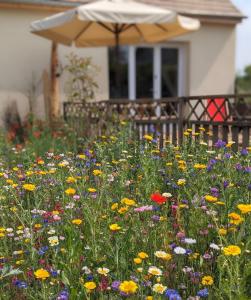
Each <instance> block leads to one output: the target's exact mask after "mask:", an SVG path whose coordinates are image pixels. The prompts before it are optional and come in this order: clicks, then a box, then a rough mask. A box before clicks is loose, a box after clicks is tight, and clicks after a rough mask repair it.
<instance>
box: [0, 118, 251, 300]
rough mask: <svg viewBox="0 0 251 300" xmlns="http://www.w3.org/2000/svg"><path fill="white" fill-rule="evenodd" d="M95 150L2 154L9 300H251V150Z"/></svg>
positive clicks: (119, 141)
mask: <svg viewBox="0 0 251 300" xmlns="http://www.w3.org/2000/svg"><path fill="white" fill-rule="evenodd" d="M128 127H129V125H128V124H126V123H124V122H122V123H121V124H120V130H118V131H117V132H115V133H114V135H109V136H108V135H107V136H101V137H97V138H96V139H94V138H93V139H92V140H86V139H77V138H75V137H74V136H73V135H72V133H71V134H70V135H69V136H68V137H63V136H60V135H54V137H51V135H50V134H49V133H48V132H46V133H42V134H37V133H36V134H34V132H33V134H31V136H30V138H29V141H28V142H27V143H26V144H25V145H24V146H17V147H15V146H13V145H10V144H6V142H5V139H3V140H2V142H1V145H0V150H1V151H0V152H1V153H0V155H1V173H0V183H1V190H0V209H1V218H0V299H4V300H9V299H18V300H24V299H27V300H30V299H36V300H38V299H43V300H45V299H46V300H48V299H53V300H54V299H55V300H56V299H57V300H66V299H81V300H84V299H107V300H108V299H110V300H116V299H124V298H129V299H142V300H143V299H146V300H151V299H154V300H158V299H170V300H179V299H191V300H192V299H194V300H195V299H204V298H206V299H217V300H220V299H224V300H225V299H232V300H236V299H240V300H241V299H242V300H244V299H245V300H248V299H251V262H250V258H251V231H250V228H251V197H250V194H251V176H250V172H251V160H250V158H251V148H247V149H242V150H240V151H239V152H238V153H234V152H232V150H231V146H232V143H229V144H226V143H224V142H223V141H218V142H217V143H216V144H215V145H214V146H213V147H210V148H209V146H208V145H207V143H205V142H204V141H203V136H204V134H205V132H204V129H203V128H200V131H199V132H198V133H193V132H191V130H189V129H188V130H187V131H186V132H185V134H184V139H185V141H184V144H183V145H181V146H180V147H177V146H175V145H172V144H170V143H169V142H168V141H166V143H165V147H164V148H163V149H162V150H159V149H158V133H157V132H155V131H154V130H152V131H151V132H150V133H148V134H147V135H145V136H144V140H142V141H138V140H137V139H136V138H135V137H133V135H132V134H131V133H130V132H129V130H128Z"/></svg>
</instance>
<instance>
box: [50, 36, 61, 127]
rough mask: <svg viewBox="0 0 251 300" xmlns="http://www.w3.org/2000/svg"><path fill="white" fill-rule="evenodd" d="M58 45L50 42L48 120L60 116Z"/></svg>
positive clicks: (52, 120)
mask: <svg viewBox="0 0 251 300" xmlns="http://www.w3.org/2000/svg"><path fill="white" fill-rule="evenodd" d="M57 50H58V45H57V43H55V42H52V47H51V101H50V122H51V124H52V123H54V121H56V120H57V119H58V118H59V116H60V99H59V82H58V78H57V67H58V52H57Z"/></svg>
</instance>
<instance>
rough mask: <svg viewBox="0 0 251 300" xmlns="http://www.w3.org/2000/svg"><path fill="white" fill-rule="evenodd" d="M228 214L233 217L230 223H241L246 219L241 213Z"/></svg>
mask: <svg viewBox="0 0 251 300" xmlns="http://www.w3.org/2000/svg"><path fill="white" fill-rule="evenodd" d="M228 216H229V218H230V219H231V221H230V224H234V225H239V224H241V223H242V222H243V221H244V219H243V218H242V217H241V216H240V215H239V214H236V213H234V212H233V213H231V214H228Z"/></svg>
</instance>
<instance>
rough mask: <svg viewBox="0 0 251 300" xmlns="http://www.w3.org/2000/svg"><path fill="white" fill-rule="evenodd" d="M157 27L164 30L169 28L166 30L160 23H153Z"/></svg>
mask: <svg viewBox="0 0 251 300" xmlns="http://www.w3.org/2000/svg"><path fill="white" fill-rule="evenodd" d="M155 25H156V26H157V27H159V28H160V29H162V30H163V31H165V32H168V31H169V30H167V29H166V28H165V27H163V26H162V25H160V24H155Z"/></svg>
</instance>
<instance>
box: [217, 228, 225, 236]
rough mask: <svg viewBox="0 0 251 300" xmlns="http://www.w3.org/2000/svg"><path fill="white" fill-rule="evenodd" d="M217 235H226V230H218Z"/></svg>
mask: <svg viewBox="0 0 251 300" xmlns="http://www.w3.org/2000/svg"><path fill="white" fill-rule="evenodd" d="M218 233H219V235H226V234H227V230H226V229H225V228H220V229H219V230H218Z"/></svg>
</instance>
